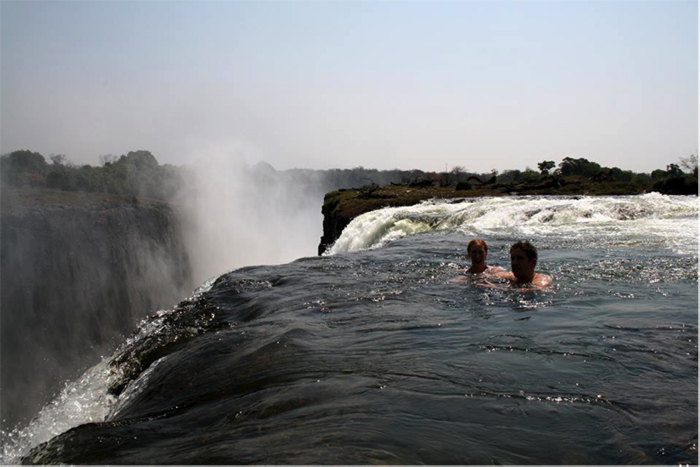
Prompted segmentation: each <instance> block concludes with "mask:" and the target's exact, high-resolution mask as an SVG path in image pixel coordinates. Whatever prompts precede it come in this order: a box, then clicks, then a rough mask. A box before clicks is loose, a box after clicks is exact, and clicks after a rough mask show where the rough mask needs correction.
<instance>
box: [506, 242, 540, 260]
mask: <svg viewBox="0 0 700 467" xmlns="http://www.w3.org/2000/svg"><path fill="white" fill-rule="evenodd" d="M513 250H522V251H524V252H525V254H526V255H527V259H529V260H530V261H532V260H533V259H537V248H535V245H533V244H532V243H530V242H528V241H527V240H520V241H518V242H515V243H513V244H512V245H511V246H510V252H511V253H512V252H513Z"/></svg>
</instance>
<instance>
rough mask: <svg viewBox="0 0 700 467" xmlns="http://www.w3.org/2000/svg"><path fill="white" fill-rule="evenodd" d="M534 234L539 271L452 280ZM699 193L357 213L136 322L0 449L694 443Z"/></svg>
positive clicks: (253, 453) (659, 454)
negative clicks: (474, 255)
mask: <svg viewBox="0 0 700 467" xmlns="http://www.w3.org/2000/svg"><path fill="white" fill-rule="evenodd" d="M477 235H478V236H481V237H483V238H485V239H486V240H487V242H488V244H489V263H490V264H495V265H500V266H503V267H506V268H508V262H507V258H508V247H509V245H510V244H511V243H512V242H513V241H514V240H517V239H530V240H532V241H533V243H534V244H535V245H536V246H537V247H538V249H539V264H538V269H539V270H540V271H543V272H546V273H548V274H550V275H552V276H553V277H554V279H555V280H554V284H553V285H552V286H551V287H550V289H549V290H544V291H528V292H518V291H514V290H496V289H489V288H484V287H480V286H478V285H477V284H475V283H474V282H471V281H463V282H461V283H451V282H450V279H452V278H454V277H456V276H458V275H459V274H460V273H461V271H462V270H463V268H464V267H465V266H467V265H468V257H467V255H466V242H467V241H468V239H469V238H471V237H472V236H477ZM697 242H698V201H697V197H669V196H661V195H656V194H650V195H644V196H635V197H609V198H600V197H596V198H593V197H578V198H548V197H536V198H484V199H473V200H464V201H462V202H432V203H425V204H422V205H419V206H413V207H408V208H390V209H384V210H381V211H375V212H372V213H367V214H365V215H363V216H360V217H359V218H357V219H355V220H354V221H353V222H352V223H351V224H350V225H349V226H348V227H347V228H346V230H345V231H344V232H343V235H342V236H341V238H340V239H339V240H338V242H337V243H336V244H335V245H334V246H333V248H332V249H331V251H330V254H329V255H327V256H324V257H310V258H301V259H299V260H297V261H294V262H292V263H289V264H284V265H278V266H254V267H246V268H242V269H238V270H236V271H233V272H230V273H228V274H224V275H222V276H221V277H218V278H215V279H212V280H211V281H209V282H207V283H206V284H204V285H203V286H202V287H201V288H200V289H199V290H198V291H197V292H196V293H195V294H194V295H193V296H192V297H191V298H189V299H187V300H185V301H183V302H182V303H181V304H180V305H179V306H178V307H176V308H174V309H172V310H162V311H160V312H158V313H157V314H155V315H154V316H153V317H152V318H150V319H148V320H145V321H144V322H143V323H142V326H141V328H140V329H139V331H138V333H137V334H135V335H133V336H131V337H130V338H129V339H128V340H126V342H125V343H124V344H123V345H122V346H121V347H120V348H119V349H118V350H117V351H116V352H115V354H114V355H112V356H111V357H109V358H107V359H105V360H104V361H103V362H102V363H100V364H99V365H97V366H95V367H94V368H92V369H91V370H89V371H88V372H87V373H86V374H85V375H84V376H83V377H82V378H81V379H79V380H77V381H74V382H70V383H69V384H68V385H67V386H66V389H65V390H64V392H63V393H62V394H61V396H60V397H59V398H57V399H56V400H55V401H54V402H53V403H52V404H50V405H49V406H47V407H45V408H44V410H42V412H41V413H40V414H38V415H37V417H36V418H35V419H34V420H33V422H32V423H31V424H30V425H29V426H27V427H25V428H24V429H22V430H17V431H14V432H12V433H3V461H4V462H6V463H7V462H19V461H22V462H33V463H55V462H62V463H101V464H107V463H110V464H118V463H137V464H150V463H167V464H185V463H198V464H210V463H224V464H234V463H263V464H276V463H284V464H299V463H304V464H329V463H332V464H352V463H362V464H372V463H398V464H416V463H429V464H455V463H456V464H492V463H497V464H500V463H515V464H531V463H536V464H560V463H574V464H618V463H632V464H676V463H690V464H697V461H698V454H697V436H698V346H697V345H698V327H697V325H698V243H697Z"/></svg>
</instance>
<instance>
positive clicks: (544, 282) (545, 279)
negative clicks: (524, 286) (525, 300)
mask: <svg viewBox="0 0 700 467" xmlns="http://www.w3.org/2000/svg"><path fill="white" fill-rule="evenodd" d="M552 280H553V279H552V276H549V275H547V274H543V273H540V272H538V273H536V274H535V277H534V279H533V280H532V283H533V284H535V285H537V286H539V287H546V286H548V285H549V284H551V283H552Z"/></svg>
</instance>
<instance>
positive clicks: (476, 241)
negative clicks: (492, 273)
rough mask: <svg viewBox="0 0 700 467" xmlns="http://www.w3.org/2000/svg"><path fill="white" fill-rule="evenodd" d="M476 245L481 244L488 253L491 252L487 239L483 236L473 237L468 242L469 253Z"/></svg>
mask: <svg viewBox="0 0 700 467" xmlns="http://www.w3.org/2000/svg"><path fill="white" fill-rule="evenodd" d="M474 245H481V246H483V247H484V251H485V252H486V253H488V252H489V246H488V245H487V244H486V240H484V239H483V238H472V239H471V240H470V241H469V243H467V253H469V251H470V250H471V249H472V247H473V246H474Z"/></svg>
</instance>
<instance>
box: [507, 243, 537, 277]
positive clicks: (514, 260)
mask: <svg viewBox="0 0 700 467" xmlns="http://www.w3.org/2000/svg"><path fill="white" fill-rule="evenodd" d="M536 264H537V260H536V259H532V260H531V259H529V258H528V257H527V254H526V253H525V252H524V251H523V250H521V249H519V248H515V249H513V250H511V252H510V269H511V271H513V275H514V276H515V277H518V278H520V277H527V276H528V275H531V274H532V273H533V272H534V271H535V265H536Z"/></svg>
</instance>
